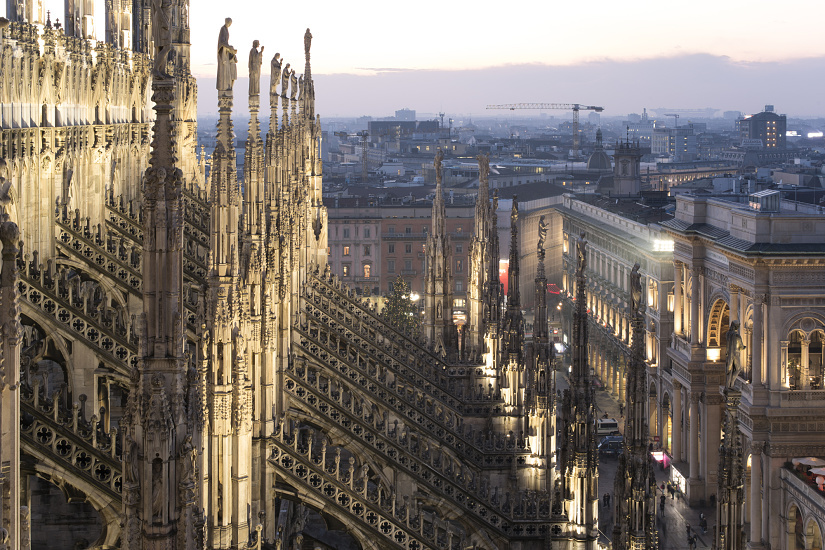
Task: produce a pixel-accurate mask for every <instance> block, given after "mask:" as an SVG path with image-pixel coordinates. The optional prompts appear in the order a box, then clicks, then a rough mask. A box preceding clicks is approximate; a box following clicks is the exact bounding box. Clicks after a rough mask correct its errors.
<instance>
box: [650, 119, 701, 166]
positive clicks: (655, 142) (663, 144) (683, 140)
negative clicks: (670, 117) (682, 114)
mask: <svg viewBox="0 0 825 550" xmlns="http://www.w3.org/2000/svg"><path fill="white" fill-rule="evenodd" d="M650 152H651V153H652V154H654V155H664V156H668V157H670V158H671V159H672V160H673V162H687V161H690V160H694V159H695V158H696V157H697V156H698V154H699V148H698V145H697V142H696V135H695V133H694V130H693V126H680V127H678V128H656V129H654V130H653V139H652V141H651V144H650Z"/></svg>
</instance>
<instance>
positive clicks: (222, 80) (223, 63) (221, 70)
mask: <svg viewBox="0 0 825 550" xmlns="http://www.w3.org/2000/svg"><path fill="white" fill-rule="evenodd" d="M231 25H232V19H231V18H229V17H227V18H226V20H225V22H224V25H223V27H221V32H220V34H219V35H218V79H217V82H216V83H215V86H216V87H217V89H218V91H220V92H231V91H232V85H233V84H235V79H237V78H238V68H237V64H238V57H237V54H238V50H236V49H235V48H233V47H232V46H231V45H230V44H229V27H230V26H231Z"/></svg>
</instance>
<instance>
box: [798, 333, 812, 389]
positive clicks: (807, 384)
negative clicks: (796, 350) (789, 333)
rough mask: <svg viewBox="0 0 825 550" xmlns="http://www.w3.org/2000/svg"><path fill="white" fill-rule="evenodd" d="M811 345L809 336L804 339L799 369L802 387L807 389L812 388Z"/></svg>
mask: <svg viewBox="0 0 825 550" xmlns="http://www.w3.org/2000/svg"><path fill="white" fill-rule="evenodd" d="M810 345H811V341H810V340H809V339H808V338H803V339H802V362H801V364H800V369H799V372H800V377H801V380H800V381H799V382H800V386H802V389H805V390H809V389H811V378H810V372H809V371H810V368H809V366H810V365H808V347H809V346H810Z"/></svg>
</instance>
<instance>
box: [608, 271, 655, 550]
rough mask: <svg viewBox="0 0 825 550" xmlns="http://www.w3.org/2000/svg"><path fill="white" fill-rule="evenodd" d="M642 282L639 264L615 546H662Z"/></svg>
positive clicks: (634, 275)
mask: <svg viewBox="0 0 825 550" xmlns="http://www.w3.org/2000/svg"><path fill="white" fill-rule="evenodd" d="M642 310H643V304H642V283H641V274H640V273H639V264H638V263H637V264H636V265H634V266H633V270H632V271H631V274H630V322H631V327H632V330H633V341H632V343H631V346H630V363H629V365H628V370H627V382H626V383H627V389H626V391H625V411H626V413H627V415H626V417H625V431H624V452H623V453H622V454H620V455H619V459H618V460H619V465H618V468H617V470H616V477H615V482H614V493H613V496H614V502H613V504H614V507H615V518H616V521H615V523H614V525H613V548H615V549H617V550H636V549H637V548H645V549H651V550H655V549H656V548H658V536H657V530H656V476H655V473H654V471H653V462H652V460H651V459H650V456H649V454H648V433H649V431H648V422H647V405H648V391H647V364H646V363H645V359H644V351H645V344H644V341H645V329H644V316H643V313H642Z"/></svg>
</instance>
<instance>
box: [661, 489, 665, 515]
mask: <svg viewBox="0 0 825 550" xmlns="http://www.w3.org/2000/svg"><path fill="white" fill-rule="evenodd" d="M665 501H666V499H665V494H664V493H662V496H660V497H659V513H661V514H662V515H665Z"/></svg>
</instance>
